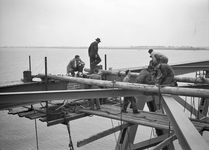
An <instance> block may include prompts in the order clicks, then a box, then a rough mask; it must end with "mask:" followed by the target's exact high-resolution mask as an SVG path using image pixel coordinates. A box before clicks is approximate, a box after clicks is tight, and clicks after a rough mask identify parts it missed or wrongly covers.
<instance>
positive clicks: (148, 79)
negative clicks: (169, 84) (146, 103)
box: [136, 66, 155, 84]
mask: <svg viewBox="0 0 209 150" xmlns="http://www.w3.org/2000/svg"><path fill="white" fill-rule="evenodd" d="M153 70H154V67H153V66H148V68H145V69H143V70H142V71H141V72H140V73H139V76H138V77H137V78H136V82H137V83H140V84H155V81H154V77H153V75H152V73H153Z"/></svg>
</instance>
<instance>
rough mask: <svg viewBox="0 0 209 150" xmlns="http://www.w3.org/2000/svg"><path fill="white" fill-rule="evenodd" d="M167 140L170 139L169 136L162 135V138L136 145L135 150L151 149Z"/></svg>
mask: <svg viewBox="0 0 209 150" xmlns="http://www.w3.org/2000/svg"><path fill="white" fill-rule="evenodd" d="M167 138H168V134H164V135H161V136H158V137H155V138H151V139H148V140H145V141H142V142H139V143H136V144H134V149H135V150H143V149H146V148H150V147H153V146H155V145H157V144H159V143H160V142H162V141H164V140H165V139H167Z"/></svg>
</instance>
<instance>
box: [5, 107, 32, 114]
mask: <svg viewBox="0 0 209 150" xmlns="http://www.w3.org/2000/svg"><path fill="white" fill-rule="evenodd" d="M25 111H28V108H24V107H17V108H13V109H10V110H9V112H8V114H12V115H16V114H18V113H21V112H25Z"/></svg>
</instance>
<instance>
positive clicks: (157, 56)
mask: <svg viewBox="0 0 209 150" xmlns="http://www.w3.org/2000/svg"><path fill="white" fill-rule="evenodd" d="M148 53H150V57H151V58H152V60H151V61H150V64H149V65H152V66H156V65H158V64H159V63H164V64H167V63H168V57H167V56H165V55H164V54H161V53H159V52H154V51H153V49H149V51H148Z"/></svg>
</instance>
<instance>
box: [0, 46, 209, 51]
mask: <svg viewBox="0 0 209 150" xmlns="http://www.w3.org/2000/svg"><path fill="white" fill-rule="evenodd" d="M0 48H54V49H55V48H60V49H88V47H85V46H84V47H70V46H14V47H13V46H4V47H0ZM99 49H135V50H147V49H160V50H209V47H192V46H187V47H186V46H179V47H177V46H168V47H166V46H132V47H99Z"/></svg>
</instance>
